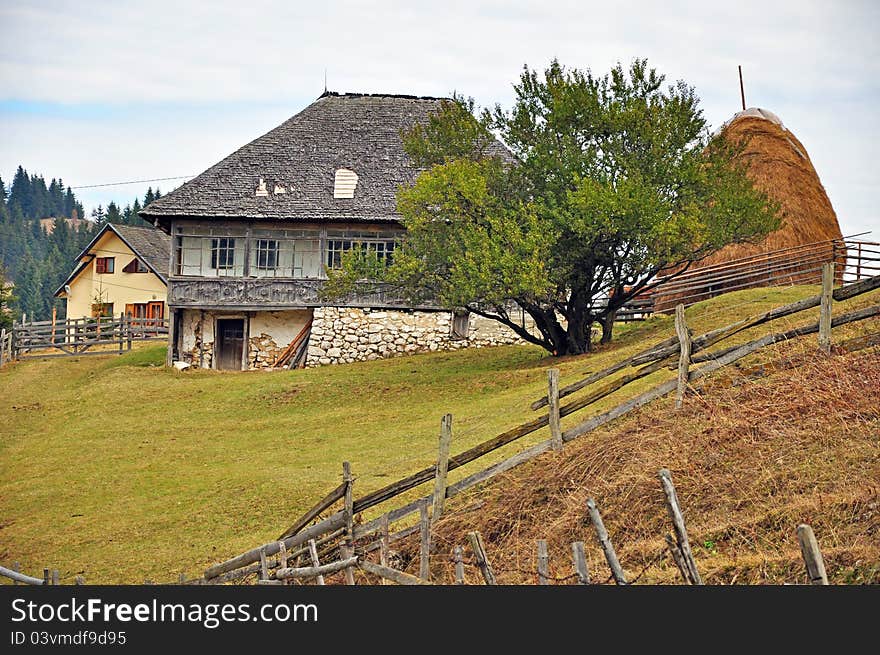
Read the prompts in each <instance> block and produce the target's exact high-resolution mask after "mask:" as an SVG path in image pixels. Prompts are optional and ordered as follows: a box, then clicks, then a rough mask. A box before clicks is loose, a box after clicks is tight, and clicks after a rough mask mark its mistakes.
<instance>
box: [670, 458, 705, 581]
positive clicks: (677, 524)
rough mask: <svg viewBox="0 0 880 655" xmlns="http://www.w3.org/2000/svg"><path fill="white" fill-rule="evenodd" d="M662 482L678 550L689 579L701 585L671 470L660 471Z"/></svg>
mask: <svg viewBox="0 0 880 655" xmlns="http://www.w3.org/2000/svg"><path fill="white" fill-rule="evenodd" d="M659 475H660V482H661V484H662V485H663V493H664V494H665V495H666V509H667V510H668V511H669V518H671V519H672V526H673V528H674V529H675V540H676V543H677V544H678V549H679V550H680V551H681V557H682V560H683V561H684V564H685V566H686V567H687V571H688V577H689V578H690V582H691V584H695V585H701V584H703V580H702V578H701V577H700V572H699V571H698V570H697V562H696V560H695V559H694V555H693V553H692V552H691V545H690V542H689V541H688V535H687V528H686V527H685V524H684V515H683V514H682V512H681V506H680V505H679V504H678V495H677V494H676V493H675V485H673V484H672V474H671V473H670V472H669V469H660V473H659Z"/></svg>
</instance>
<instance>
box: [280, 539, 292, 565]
mask: <svg viewBox="0 0 880 655" xmlns="http://www.w3.org/2000/svg"><path fill="white" fill-rule="evenodd" d="M289 561H290V556H289V555H288V554H287V546H285V545H284V542H283V541H279V542H278V568H280V569H286V568H287V564H288V562H289Z"/></svg>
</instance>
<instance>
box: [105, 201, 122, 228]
mask: <svg viewBox="0 0 880 655" xmlns="http://www.w3.org/2000/svg"><path fill="white" fill-rule="evenodd" d="M104 222H105V223H114V224H119V223H122V214H121V213H120V212H119V206H118V205H117V204H116V203H115V202H113V201H112V200H111V201H110V204H109V205H107V213H106V215H105V216H104Z"/></svg>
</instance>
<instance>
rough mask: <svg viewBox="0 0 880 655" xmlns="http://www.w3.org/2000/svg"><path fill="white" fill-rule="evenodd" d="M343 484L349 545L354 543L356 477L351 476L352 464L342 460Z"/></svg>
mask: <svg viewBox="0 0 880 655" xmlns="http://www.w3.org/2000/svg"><path fill="white" fill-rule="evenodd" d="M342 484H343V485H345V493H344V494H343V503H344V504H343V506H344V509H343V511H344V512H345V540H346V542H347V543H348V545H350V546H353V545H354V501H353V498H354V496H353V495H352V487H353V486H354V479H353V478H352V477H351V464H349V463H348V462H342Z"/></svg>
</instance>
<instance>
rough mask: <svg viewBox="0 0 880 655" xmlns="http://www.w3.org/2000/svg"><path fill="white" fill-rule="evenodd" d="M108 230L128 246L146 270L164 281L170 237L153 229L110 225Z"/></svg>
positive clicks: (169, 249) (166, 272)
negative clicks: (148, 269)
mask: <svg viewBox="0 0 880 655" xmlns="http://www.w3.org/2000/svg"><path fill="white" fill-rule="evenodd" d="M110 229H112V230H113V231H114V232H116V234H118V235H119V237H120V238H121V239H122V240H123V241H124V242H125V243H126V244H128V247H129V248H131V249H132V251H133V252H134V254H135V255H136V256H137V257H138V258H139V259H140V260H141V261H143V262H144V264H146V265H147V267H148V268H150V269H152V270H153V272H155V273H156V275H158V276H159V277H160V278H161V279H162V280H163V281H165V278H166V276H167V275H168V262H169V260H170V259H171V237H169V236H168V235H167V234H165V233H164V232H162V231H161V230H157V229H156V228H153V227H135V226H133V225H112V226H111V228H110Z"/></svg>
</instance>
